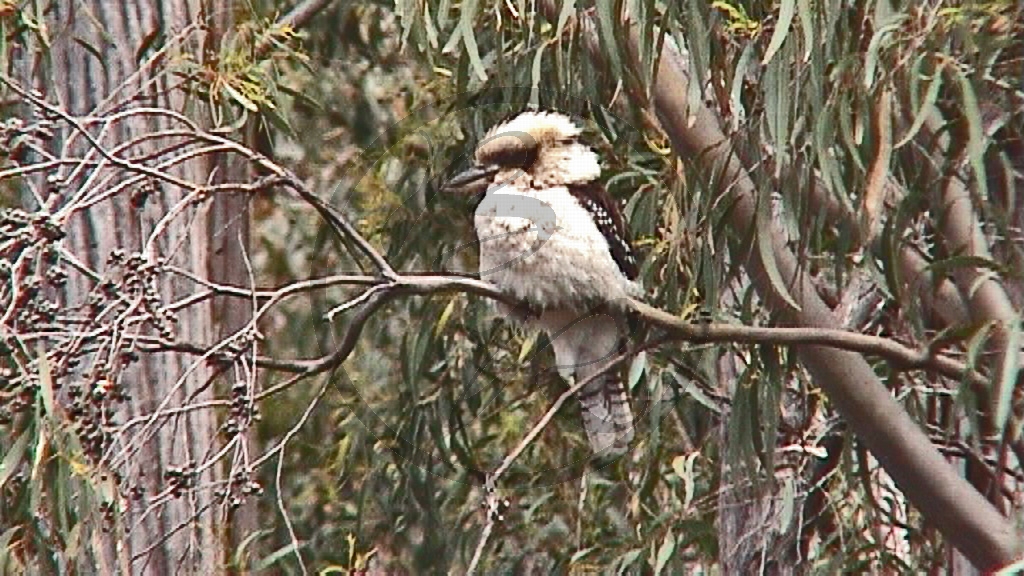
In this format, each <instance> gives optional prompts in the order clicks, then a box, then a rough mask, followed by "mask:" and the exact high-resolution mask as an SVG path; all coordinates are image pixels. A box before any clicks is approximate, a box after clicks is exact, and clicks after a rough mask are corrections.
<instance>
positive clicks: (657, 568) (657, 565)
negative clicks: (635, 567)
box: [654, 530, 676, 574]
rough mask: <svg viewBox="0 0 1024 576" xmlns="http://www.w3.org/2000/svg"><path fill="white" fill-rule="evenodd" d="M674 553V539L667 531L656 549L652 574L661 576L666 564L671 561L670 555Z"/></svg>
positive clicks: (670, 532)
mask: <svg viewBox="0 0 1024 576" xmlns="http://www.w3.org/2000/svg"><path fill="white" fill-rule="evenodd" d="M675 551H676V537H675V535H674V534H672V531H671V530H669V531H668V532H666V533H665V537H664V538H663V539H662V541H661V546H660V547H659V548H658V555H657V557H656V559H655V562H654V573H655V574H661V573H662V571H663V570H664V569H665V566H666V565H667V564H668V561H669V560H671V559H672V555H673V554H675Z"/></svg>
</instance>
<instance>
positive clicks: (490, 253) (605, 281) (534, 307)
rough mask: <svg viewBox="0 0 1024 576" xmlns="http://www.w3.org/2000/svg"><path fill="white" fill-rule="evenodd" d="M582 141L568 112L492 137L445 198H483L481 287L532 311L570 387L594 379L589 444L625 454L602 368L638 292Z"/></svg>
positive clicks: (618, 403)
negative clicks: (490, 286)
mask: <svg viewBox="0 0 1024 576" xmlns="http://www.w3.org/2000/svg"><path fill="white" fill-rule="evenodd" d="M580 133H581V130H580V128H579V126H577V125H576V124H575V123H574V122H573V121H572V120H571V119H570V118H569V117H567V116H565V115H562V114H557V113H552V112H524V113H522V114H519V115H518V116H516V117H514V118H512V119H511V120H509V121H508V122H505V123H502V124H499V125H497V126H495V127H493V128H492V129H491V130H490V131H489V132H488V133H487V135H486V136H485V137H484V138H483V139H482V140H481V141H480V142H479V144H478V145H477V148H476V152H475V154H474V165H473V166H472V167H471V168H469V169H468V170H466V171H465V172H463V173H461V174H459V175H457V176H455V177H454V178H452V179H451V180H449V181H448V183H447V184H446V185H445V189H446V190H450V191H462V192H468V193H472V194H476V195H477V196H478V197H479V203H478V204H477V208H476V212H475V215H474V226H475V228H476V234H477V238H478V239H479V243H480V277H481V278H482V279H484V280H488V281H490V282H492V283H493V284H495V285H496V286H497V287H498V288H499V289H501V290H502V291H503V292H505V293H507V294H509V295H511V296H513V297H514V298H515V299H517V300H519V301H521V302H523V303H524V304H526V306H527V308H528V309H529V310H530V314H528V315H526V317H525V318H524V320H525V321H526V322H527V323H528V324H530V325H532V326H535V327H537V328H539V329H541V330H543V331H545V332H546V333H547V334H548V338H549V340H550V341H551V345H552V347H553V348H554V352H555V360H556V362H557V363H558V370H559V373H560V374H561V375H562V377H563V379H565V380H566V381H567V382H568V383H569V385H570V386H573V385H574V383H576V382H582V381H584V380H585V379H588V378H593V379H592V380H590V382H589V384H587V385H585V386H584V387H583V388H582V389H581V390H580V391H579V394H578V398H579V401H580V404H581V407H582V414H583V424H584V428H585V429H586V432H587V438H588V439H589V441H590V444H591V447H592V448H593V449H594V451H595V452H596V453H603V454H606V455H619V454H622V453H623V452H625V451H626V450H627V449H628V447H629V443H630V441H631V440H632V439H633V416H632V412H631V410H630V405H629V397H628V395H627V391H626V388H625V386H624V385H623V382H622V379H621V378H620V377H619V376H618V374H617V373H616V371H604V373H602V369H603V368H604V365H605V364H606V363H607V362H608V361H610V360H611V359H613V358H615V357H616V355H617V354H618V353H619V352H620V350H623V349H624V348H623V346H624V339H625V337H626V336H627V335H628V328H627V322H626V310H625V304H626V299H627V298H630V297H636V296H639V295H640V293H641V290H640V288H639V286H638V285H637V284H636V283H635V282H634V281H635V279H636V277H637V263H636V258H635V256H634V254H633V250H632V247H631V245H630V238H629V236H628V231H627V229H626V225H625V222H624V221H623V218H622V215H621V214H620V212H619V210H618V208H617V206H616V204H615V202H614V201H613V200H612V199H611V197H610V196H609V195H608V193H607V192H606V191H605V188H604V185H603V184H602V183H601V182H600V176H601V168H600V166H599V164H598V157H597V154H595V153H594V151H593V150H592V149H591V148H590V147H589V146H587V145H586V144H584V143H582V142H581V141H580V139H579V137H580ZM499 308H502V309H503V310H504V312H505V313H508V312H509V310H507V307H503V306H499Z"/></svg>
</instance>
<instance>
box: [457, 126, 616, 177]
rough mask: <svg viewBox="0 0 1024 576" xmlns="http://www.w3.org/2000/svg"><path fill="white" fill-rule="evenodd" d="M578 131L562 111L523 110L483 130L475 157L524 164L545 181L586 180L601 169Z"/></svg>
mask: <svg viewBox="0 0 1024 576" xmlns="http://www.w3.org/2000/svg"><path fill="white" fill-rule="evenodd" d="M582 132H583V130H582V129H581V128H580V127H579V126H578V125H577V124H576V123H575V122H573V120H572V119H571V118H570V117H568V116H566V115H564V114H560V113H558V112H533V111H530V112H523V113H521V114H519V115H517V116H515V117H514V118H512V119H511V120H508V121H507V122H503V123H501V124H498V125H496V126H494V127H493V128H491V129H490V130H488V131H487V134H486V136H484V138H483V140H481V141H480V144H479V145H478V146H477V148H476V154H475V157H476V161H477V163H479V164H499V165H503V166H509V167H517V168H524V169H527V170H528V171H529V172H531V173H532V174H533V176H534V177H535V178H536V180H537V181H538V183H543V184H548V185H567V184H572V183H577V182H588V181H591V180H594V179H596V178H597V177H599V176H600V174H601V169H600V166H599V165H598V161H597V155H596V154H594V152H593V150H591V149H590V147H589V146H586V145H585V144H582V143H581V142H579V140H578V138H579V136H580V134H581V133H582Z"/></svg>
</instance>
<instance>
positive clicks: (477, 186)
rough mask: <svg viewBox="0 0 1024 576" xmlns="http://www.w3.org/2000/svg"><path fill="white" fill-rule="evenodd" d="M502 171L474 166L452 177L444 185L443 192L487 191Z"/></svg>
mask: <svg viewBox="0 0 1024 576" xmlns="http://www.w3.org/2000/svg"><path fill="white" fill-rule="evenodd" d="M500 169H501V168H500V167H498V166H479V165H474V166H473V167H471V168H469V169H468V170H466V171H464V172H460V173H458V174H456V175H455V176H452V177H451V179H450V180H448V181H447V182H445V183H444V186H442V187H441V190H442V191H444V192H476V191H479V190H483V189H486V188H487V185H488V184H489V183H490V179H491V178H492V177H493V176H494V175H495V174H497V173H498V170H500Z"/></svg>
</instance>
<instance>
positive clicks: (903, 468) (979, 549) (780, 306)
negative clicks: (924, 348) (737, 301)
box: [541, 2, 1022, 569]
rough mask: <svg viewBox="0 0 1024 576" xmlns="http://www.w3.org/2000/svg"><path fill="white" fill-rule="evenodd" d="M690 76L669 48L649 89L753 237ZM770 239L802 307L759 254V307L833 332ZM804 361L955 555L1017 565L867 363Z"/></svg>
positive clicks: (979, 501) (792, 263) (1015, 545)
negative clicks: (718, 176) (719, 175)
mask: <svg viewBox="0 0 1024 576" xmlns="http://www.w3.org/2000/svg"><path fill="white" fill-rule="evenodd" d="M541 6H542V10H543V11H544V12H545V13H546V14H547V17H548V19H549V20H552V21H557V15H558V13H559V10H558V9H557V7H556V6H554V3H553V2H543V3H542V5H541ZM626 26H627V28H628V30H629V37H628V40H626V41H625V44H627V45H628V50H629V52H630V55H631V58H632V65H633V68H634V69H635V70H639V69H641V66H640V65H639V64H638V63H637V59H638V56H637V55H638V54H639V53H640V50H639V46H640V42H639V33H640V31H639V30H638V28H637V27H636V26H635V25H632V24H628V23H627V24H626ZM587 46H588V48H589V49H591V51H592V52H595V54H594V56H595V57H600V56H601V54H600V51H599V48H598V49H596V50H595V46H599V43H597V42H587ZM685 70H686V66H685V64H684V63H683V59H682V58H681V55H680V54H679V53H678V52H677V51H676V50H675V49H674V47H673V46H671V45H670V44H668V43H666V46H665V47H664V49H663V51H662V53H661V54H660V60H659V62H658V69H657V71H656V73H655V75H654V85H653V86H652V87H651V94H652V102H653V105H654V108H655V111H656V113H657V115H658V117H659V119H660V120H661V122H662V126H663V127H664V129H665V132H666V133H667V134H668V136H669V138H670V141H671V143H672V146H673V149H674V150H675V152H676V153H677V154H678V155H679V156H682V157H687V158H692V159H694V160H695V161H696V162H697V163H698V164H699V165H702V166H703V167H705V168H706V169H707V170H709V171H712V170H720V169H722V168H724V177H723V179H722V180H723V181H725V182H731V183H733V186H732V187H731V188H730V190H729V191H727V192H726V193H727V194H729V195H730V197H729V201H730V202H731V204H732V206H733V209H732V210H731V211H730V213H729V221H730V224H731V226H732V228H733V229H734V230H738V231H740V232H741V233H746V231H748V230H752V229H756V228H755V227H756V225H757V220H756V213H757V212H756V211H757V197H758V191H757V189H756V187H755V185H754V183H753V181H752V180H751V179H750V176H749V175H748V174H747V172H746V170H745V168H744V167H743V166H742V165H741V164H740V162H739V161H738V160H737V159H736V157H735V155H734V154H733V153H732V151H731V149H730V148H731V147H730V146H729V141H728V139H727V138H726V137H725V135H724V134H723V133H722V130H721V128H720V127H719V126H718V122H717V119H716V118H715V116H714V114H713V113H712V112H711V111H710V110H709V109H707V108H706V107H704V106H703V105H699V104H698V105H697V106H695V107H693V108H691V107H690V106H689V103H688V99H687V96H686V95H687V93H688V86H689V81H690V79H689V77H688V75H687V73H686V71H685ZM766 240H767V241H769V242H771V246H769V247H767V248H768V250H769V251H770V252H771V253H772V255H773V257H774V260H775V265H776V267H777V269H778V272H779V274H780V275H781V276H782V280H783V282H784V284H785V286H787V287H788V289H789V297H790V298H791V299H792V300H794V301H795V302H796V304H797V305H798V306H799V308H797V309H795V308H793V307H792V306H790V305H789V304H788V303H787V302H786V300H787V298H786V297H785V296H784V295H782V294H780V293H779V292H778V291H777V289H776V287H775V285H774V284H773V283H772V282H771V280H770V278H769V275H768V273H767V270H766V268H765V265H764V262H763V261H762V259H761V258H760V257H758V254H759V252H758V250H752V253H753V256H752V257H750V258H749V259H748V261H747V267H748V270H749V271H750V273H751V277H752V279H753V281H754V284H755V287H756V288H757V290H758V293H759V294H760V295H761V297H762V299H763V300H764V301H765V302H767V303H768V304H769V305H770V306H772V308H774V309H775V310H776V311H778V312H779V313H780V314H781V316H782V317H783V318H784V319H785V320H786V321H787V322H788V323H790V324H794V325H798V326H808V327H819V328H832V327H834V326H836V325H837V323H836V320H835V318H834V317H833V316H832V314H831V311H830V310H829V309H828V307H827V306H826V305H825V303H824V302H823V301H822V300H821V298H820V297H819V296H818V295H817V293H816V291H815V289H814V286H813V285H812V283H811V281H810V278H808V277H807V275H806V274H804V273H803V272H802V270H801V268H800V267H799V266H798V262H797V259H796V256H795V255H794V254H793V253H792V252H791V251H790V249H789V248H788V247H787V245H786V243H785V242H784V240H783V238H782V235H781V234H780V233H779V231H777V230H772V233H771V235H770V238H767V239H766ZM755 241H759V240H755ZM797 352H798V355H799V357H800V359H801V361H802V362H803V364H804V365H805V366H806V367H807V369H808V371H809V372H810V373H811V375H812V376H813V377H814V380H815V382H816V383H817V384H818V385H819V386H820V387H821V388H822V389H823V390H824V391H825V392H826V393H827V394H828V396H829V398H830V399H831V400H832V402H833V403H834V404H835V406H836V408H837V409H838V410H839V412H840V413H841V414H842V415H843V416H844V417H845V418H846V420H847V421H848V422H849V423H850V426H851V427H852V428H853V429H854V431H855V432H857V434H858V435H859V436H860V438H861V439H862V440H863V441H864V443H865V444H866V445H867V446H868V448H870V450H871V451H872V453H873V454H874V455H875V457H876V458H877V459H878V460H879V462H881V463H882V465H883V466H884V467H885V469H886V471H887V472H888V473H889V474H890V475H891V476H892V477H893V478H894V479H895V480H896V482H897V484H898V485H899V486H900V488H901V489H902V490H903V492H904V493H905V494H906V495H907V497H908V498H910V500H911V501H912V502H913V503H914V504H915V505H916V506H917V507H918V508H919V509H920V510H921V511H922V512H923V513H924V514H925V516H926V517H927V518H928V519H929V520H930V521H931V522H933V523H934V524H935V525H936V526H937V527H938V528H939V530H940V531H942V533H943V534H944V535H945V536H946V538H947V539H948V540H949V541H950V542H951V543H952V544H953V545H954V546H956V547H957V548H958V549H959V550H961V551H962V552H963V553H964V554H965V555H966V556H967V557H968V558H969V559H970V560H971V561H972V562H973V563H974V564H975V565H977V566H978V567H980V568H982V569H993V568H997V567H1000V566H1004V565H1007V564H1009V563H1011V562H1012V561H1013V560H1014V559H1015V558H1016V556H1017V555H1018V554H1019V552H1020V549H1021V542H1022V539H1021V536H1020V535H1019V534H1018V533H1017V532H1016V529H1015V527H1014V526H1013V524H1012V523H1011V522H1009V521H1008V520H1007V519H1006V518H1004V517H1003V516H1002V515H1001V514H1000V513H999V512H998V511H997V510H996V509H995V508H993V507H992V506H991V505H990V504H989V503H988V501H987V500H986V499H985V498H984V497H983V496H982V495H981V494H979V493H978V492H977V491H976V490H974V489H973V487H971V485H970V484H968V483H967V482H966V481H965V480H964V479H963V478H961V477H959V476H958V475H957V474H956V472H955V471H954V470H953V468H952V467H951V466H949V464H948V463H947V462H946V461H945V459H944V458H943V457H942V455H941V454H939V452H938V451H937V450H935V448H934V447H933V446H932V444H931V442H930V440H929V439H928V437H927V435H926V434H924V433H923V432H922V430H921V429H920V428H919V427H918V425H917V424H916V423H915V422H914V421H913V420H912V419H911V418H910V416H909V415H908V414H907V413H906V411H904V410H903V408H902V407H901V406H900V405H899V404H898V403H897V402H896V401H895V400H894V399H893V398H892V396H891V395H890V394H889V391H888V390H887V389H886V388H885V386H884V385H883V384H882V383H881V382H880V381H879V379H878V377H877V376H876V375H875V374H874V371H873V370H872V369H871V366H870V365H868V363H867V362H866V361H865V360H864V358H863V357H862V356H860V355H859V354H857V353H853V352H847V351H839V350H835V349H831V348H825V347H821V346H800V347H798V348H797Z"/></svg>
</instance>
